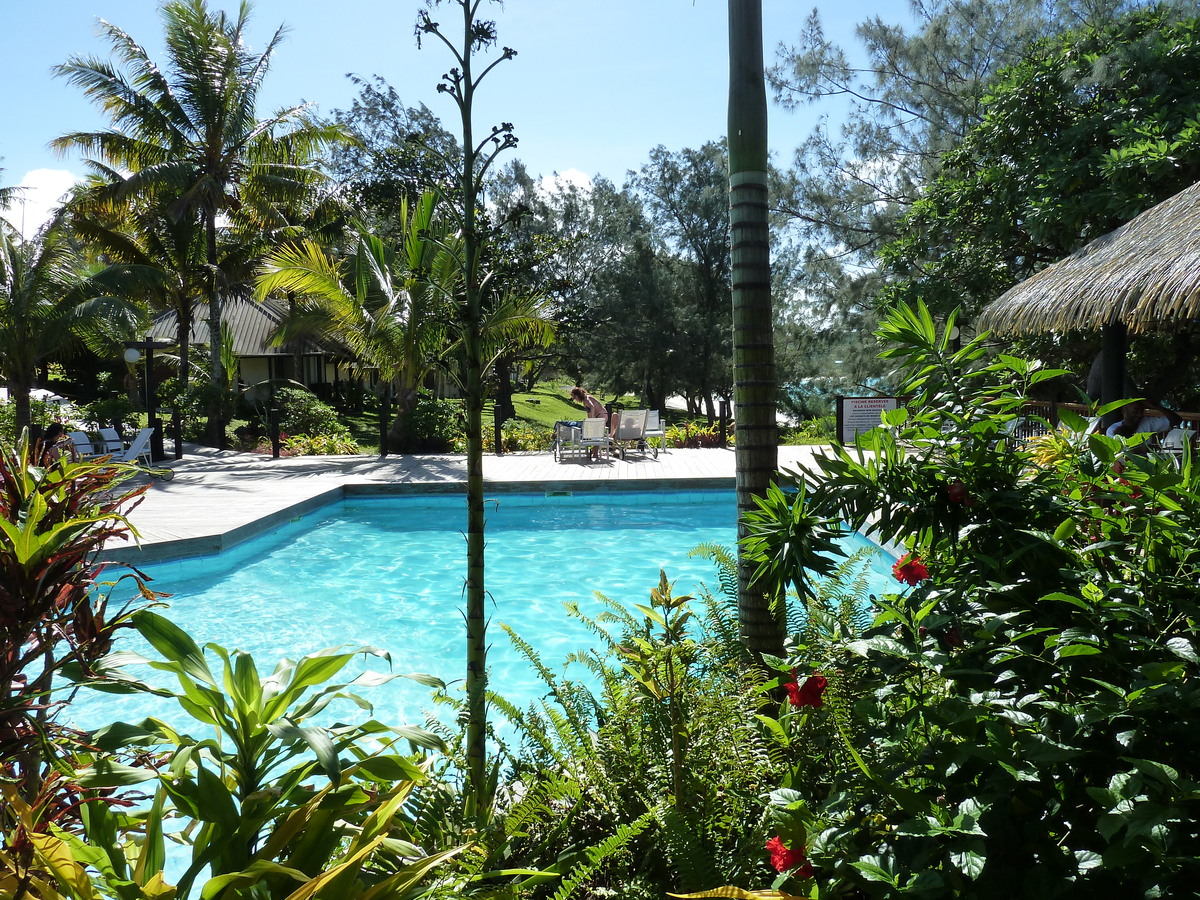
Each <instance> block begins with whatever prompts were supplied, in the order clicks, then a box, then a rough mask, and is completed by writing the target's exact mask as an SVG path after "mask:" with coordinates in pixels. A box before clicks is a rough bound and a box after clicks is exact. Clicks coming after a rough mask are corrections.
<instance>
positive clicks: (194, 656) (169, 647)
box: [133, 609, 217, 688]
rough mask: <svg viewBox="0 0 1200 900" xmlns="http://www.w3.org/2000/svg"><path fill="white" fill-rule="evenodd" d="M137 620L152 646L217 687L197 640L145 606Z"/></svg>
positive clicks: (191, 674)
mask: <svg viewBox="0 0 1200 900" xmlns="http://www.w3.org/2000/svg"><path fill="white" fill-rule="evenodd" d="M133 624H134V627H135V628H137V630H138V632H139V633H140V634H141V635H142V637H144V638H145V639H146V641H147V642H148V643H149V644H150V646H152V647H153V648H154V649H155V650H157V651H158V652H159V653H161V654H162V655H163V658H164V659H166V660H168V661H169V662H171V663H175V664H177V665H178V666H179V667H180V668H182V670H183V672H184V673H186V674H187V675H190V676H191V677H192V678H195V679H196V680H197V681H202V682H204V683H205V684H207V685H211V686H212V687H214V688H215V687H216V686H217V682H216V679H214V678H213V674H212V672H211V671H209V668H208V663H207V662H205V660H204V654H203V653H202V652H201V651H200V648H199V647H198V646H196V642H195V641H193V640H192V639H191V637H190V636H188V634H187V632H185V631H184V630H183V629H182V628H180V627H179V626H178V625H176V624H175V623H174V622H171V621H170V620H169V619H166V618H164V617H163V616H160V615H158V614H157V613H152V612H150V611H149V610H145V609H143V610H139V611H138V612H135V613H134V614H133Z"/></svg>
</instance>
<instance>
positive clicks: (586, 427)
mask: <svg viewBox="0 0 1200 900" xmlns="http://www.w3.org/2000/svg"><path fill="white" fill-rule="evenodd" d="M579 446H580V447H581V448H583V452H584V453H586V454H587V455H588V456H590V457H591V458H592V459H598V458H599V457H600V455H601V454H603V455H605V456H607V455H609V453H610V452H611V445H610V444H609V440H608V428H607V426H606V425H605V424H604V420H603V419H584V420H583V421H582V422H580V423H579ZM593 451H595V452H594V453H593Z"/></svg>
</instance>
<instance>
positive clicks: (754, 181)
mask: <svg viewBox="0 0 1200 900" xmlns="http://www.w3.org/2000/svg"><path fill="white" fill-rule="evenodd" d="M767 214H768V205H767V97H766V88H765V85H764V81H763V53H762V3H761V0H729V227H730V238H731V245H732V257H733V258H732V264H733V268H732V280H733V366H734V402H735V403H736V404H737V449H736V466H737V503H738V538H739V539H740V538H742V537H743V536H744V535H745V531H746V528H745V524H744V519H743V517H744V514H745V513H746V512H747V511H749V510H752V509H754V508H755V505H754V497H755V495H762V494H765V493H766V489H767V485H768V484H769V483H770V481H771V478H772V477H773V476H774V474H775V470H776V468H777V467H778V461H779V451H778V445H777V438H776V424H775V360H774V339H773V335H772V330H771V327H772V315H771V265H770V231H769V225H768V218H767ZM752 573H753V567H752V566H751V565H750V563H749V562H748V561H747V560H746V559H745V557H744V556H743V554H742V552H741V546H740V543H739V547H738V621H739V630H740V633H741V637H742V641H743V642H744V643H745V644H746V646H747V648H748V649H750V650H751V651H752V652H754V653H755V654H763V653H770V654H772V655H775V656H782V655H783V640H784V632H785V621H784V615H783V610H782V609H773V608H772V604H771V602H770V598H768V597H767V596H765V595H764V594H763V592H762V591H761V590H759V589H758V588H757V587H756V586H755V585H754V584H753V583H752V579H751V575H752Z"/></svg>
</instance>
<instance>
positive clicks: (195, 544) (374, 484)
mask: <svg viewBox="0 0 1200 900" xmlns="http://www.w3.org/2000/svg"><path fill="white" fill-rule="evenodd" d="M735 485H736V480H735V479H733V478H729V477H726V476H714V477H706V478H639V479H634V480H622V481H616V480H605V481H584V482H580V481H490V482H486V483H485V484H484V490H485V493H489V492H490V493H493V494H538V493H552V492H553V493H561V492H566V493H570V494H576V493H579V494H602V493H611V494H622V493H637V492H644V491H654V490H680V491H684V490H692V491H706V490H719V489H731V488H734V487H735ZM466 490H467V486H466V483H465V482H461V481H447V482H415V481H410V482H381V481H364V482H347V483H345V484H340V485H336V486H334V487H331V488H329V489H327V490H324V491H321V492H319V493H317V494H314V495H312V496H310V497H305V498H303V499H301V500H297V501H296V502H295V503H289V504H288V505H286V506H283V507H280V508H279V509H275V510H272V511H270V512H268V513H265V514H264V515H262V516H259V517H258V518H256V519H254V520H252V521H250V522H245V523H243V524H241V525H237V526H235V527H233V528H230V529H228V530H226V531H220V532H214V533H211V534H204V535H196V536H194V537H182V538H174V539H167V540H161V541H152V542H148V543H141V542H138V543H130V544H123V545H121V546H118V547H111V548H105V549H103V550H100V551H99V552H98V553H97V554H96V556H95V562H97V563H102V564H106V565H126V566H137V565H149V564H153V563H163V562H177V561H181V560H185V559H196V558H199V557H203V556H216V555H217V554H220V553H225V552H226V551H228V550H232V549H233V548H234V547H237V546H238V545H239V544H242V543H245V542H246V541H248V540H250V539H252V538H255V537H258V536H259V535H260V534H264V533H266V532H268V531H271V530H272V529H274V528H277V527H279V526H280V525H284V524H287V523H289V522H291V521H292V520H293V519H295V518H297V517H298V516H303V515H305V514H307V513H311V512H313V511H314V510H317V509H320V508H322V507H325V506H329V505H331V504H333V503H337V502H339V501H341V500H345V499H346V498H347V497H367V496H394V497H402V496H420V495H423V494H426V495H430V496H448V495H455V494H461V495H463V496H465V495H466Z"/></svg>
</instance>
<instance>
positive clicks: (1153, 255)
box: [979, 183, 1200, 334]
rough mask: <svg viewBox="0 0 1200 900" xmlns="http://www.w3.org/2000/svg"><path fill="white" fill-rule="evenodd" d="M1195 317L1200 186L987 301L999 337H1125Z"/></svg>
mask: <svg viewBox="0 0 1200 900" xmlns="http://www.w3.org/2000/svg"><path fill="white" fill-rule="evenodd" d="M1197 317H1200V183H1198V184H1194V185H1192V186H1191V187H1189V188H1187V189H1186V190H1182V191H1180V192H1179V193H1178V194H1176V195H1175V196H1174V197H1170V198H1168V199H1167V200H1164V201H1163V202H1162V203H1160V204H1158V206H1155V207H1152V208H1150V209H1148V210H1146V211H1145V212H1143V213H1141V214H1140V215H1138V216H1137V217H1136V218H1134V219H1131V220H1130V221H1129V222H1126V223H1125V224H1124V225H1122V226H1121V227H1120V228H1118V229H1117V230H1116V231H1112V232H1109V233H1108V234H1106V235H1104V236H1103V237H1099V238H1097V239H1096V240H1094V241H1092V242H1091V243H1090V244H1088V245H1087V246H1085V247H1083V248H1082V249H1080V250H1077V251H1076V252H1075V253H1072V254H1071V255H1070V256H1068V257H1066V258H1065V259H1061V260H1059V261H1058V262H1056V263H1054V265H1052V266H1048V267H1047V268H1045V269H1043V270H1042V271H1040V272H1038V273H1037V274H1036V275H1034V276H1032V277H1030V278H1027V279H1026V280H1025V281H1022V282H1021V283H1020V284H1018V285H1016V286H1015V287H1013V288H1011V289H1010V290H1008V291H1007V292H1005V293H1004V294H1002V295H1001V296H1000V298H999V299H997V300H995V301H994V302H992V303H990V304H989V305H988V306H987V307H986V308H985V309H984V310H983V314H982V315H981V316H980V319H979V326H980V327H981V328H986V329H988V330H989V331H992V332H995V333H997V334H1029V333H1035V332H1043V331H1072V330H1084V331H1091V330H1099V329H1100V328H1101V327H1103V326H1104V325H1107V324H1110V323H1111V324H1116V323H1118V322H1123V323H1124V324H1125V326H1126V327H1127V328H1128V329H1129V330H1130V331H1131V332H1139V331H1150V330H1154V329H1158V328H1163V327H1169V326H1170V325H1172V324H1174V323H1177V322H1179V321H1180V320H1185V319H1193V318H1197Z"/></svg>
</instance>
